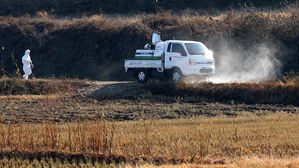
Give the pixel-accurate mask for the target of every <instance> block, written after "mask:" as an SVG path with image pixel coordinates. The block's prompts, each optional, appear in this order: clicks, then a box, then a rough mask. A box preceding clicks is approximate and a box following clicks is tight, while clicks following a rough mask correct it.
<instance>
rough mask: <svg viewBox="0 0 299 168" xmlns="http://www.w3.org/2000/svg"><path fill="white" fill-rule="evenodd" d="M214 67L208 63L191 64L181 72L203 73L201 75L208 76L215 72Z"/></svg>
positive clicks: (187, 73)
mask: <svg viewBox="0 0 299 168" xmlns="http://www.w3.org/2000/svg"><path fill="white" fill-rule="evenodd" d="M215 72H216V69H215V65H209V66H191V67H190V69H189V70H188V71H187V72H186V73H183V74H184V75H188V76H189V75H203V76H209V75H213V74H215Z"/></svg>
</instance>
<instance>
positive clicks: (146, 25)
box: [0, 3, 299, 80]
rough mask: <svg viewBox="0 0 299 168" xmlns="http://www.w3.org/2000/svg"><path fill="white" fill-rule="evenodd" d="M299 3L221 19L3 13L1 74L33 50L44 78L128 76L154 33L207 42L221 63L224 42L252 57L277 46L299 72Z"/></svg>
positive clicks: (284, 62)
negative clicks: (261, 47) (129, 65)
mask: <svg viewBox="0 0 299 168" xmlns="http://www.w3.org/2000/svg"><path fill="white" fill-rule="evenodd" d="M298 4H299V3H294V4H291V5H289V6H287V7H285V8H284V9H283V10H281V11H259V10H256V9H254V8H244V9H243V10H242V11H235V10H231V11H229V12H227V13H225V14H221V15H217V16H215V17H211V16H209V15H197V14H190V15H189V14H186V15H181V16H179V15H177V14H175V13H171V12H166V13H165V12H162V13H158V14H148V15H137V16H134V17H112V18H111V17H108V16H102V15H93V16H90V17H83V18H73V19H55V18H52V17H47V16H44V15H42V16H40V17H18V18H15V17H6V16H0V44H1V46H4V48H2V49H3V50H1V52H0V53H1V54H0V56H1V62H2V64H1V65H2V68H1V69H5V71H1V74H3V72H6V75H15V74H16V73H17V72H18V73H20V69H21V56H22V55H23V54H24V51H25V50H26V49H27V48H30V49H31V50H32V53H31V55H32V60H33V63H34V64H35V69H34V71H33V72H34V74H35V75H36V76H38V77H46V76H69V77H85V78H91V79H98V80H127V79H128V77H127V75H125V74H124V68H123V63H124V59H125V58H132V57H133V55H134V53H135V50H136V49H137V48H143V46H144V44H145V43H146V42H149V41H150V40H151V34H152V32H154V31H159V32H161V34H162V39H173V38H175V39H183V40H198V41H202V42H204V43H205V44H207V45H208V47H209V48H211V49H212V50H214V51H215V57H216V63H217V60H218V59H219V57H221V51H219V48H220V47H221V46H222V45H223V43H222V42H223V40H224V41H227V42H229V41H235V42H237V44H238V47H239V48H241V50H242V51H244V52H243V53H241V54H242V55H243V56H244V57H246V56H249V54H248V53H249V52H251V51H250V48H251V46H252V45H258V44H263V43H270V44H275V45H273V46H274V47H275V49H277V50H278V52H276V53H275V54H274V56H273V57H275V58H277V59H278V60H279V61H280V62H281V67H282V68H281V71H282V72H288V71H295V72H298V65H299V63H298V58H299V56H298V53H299V51H298V50H299V49H298V46H299V40H298V39H299V32H298V27H299V17H298V13H299V12H298V11H299V7H298ZM231 46H234V43H232V45H231ZM216 66H217V65H216Z"/></svg>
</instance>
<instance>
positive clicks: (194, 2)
mask: <svg viewBox="0 0 299 168" xmlns="http://www.w3.org/2000/svg"><path fill="white" fill-rule="evenodd" d="M294 1H295V0H267V1H265V0H262V1H261V0H226V1H223V0H101V1H97V0H63V1H61V0H52V1H47V0H28V1H22V0H1V1H0V4H1V6H0V15H12V16H22V15H25V14H30V15H35V14H36V13H38V12H40V11H44V12H47V13H49V14H51V15H56V16H82V15H90V14H96V13H105V14H113V13H120V14H130V13H131V14H138V13H143V12H145V13H156V12H159V11H161V10H174V11H182V10H196V11H198V10H200V11H202V12H203V11H205V12H208V13H215V12H217V11H221V10H222V11H223V10H227V9H230V8H239V7H240V6H243V5H244V4H247V5H249V6H256V7H258V8H266V9H273V8H278V7H280V6H281V4H282V3H283V4H284V3H286V2H294Z"/></svg>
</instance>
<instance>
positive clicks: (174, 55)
mask: <svg viewBox="0 0 299 168" xmlns="http://www.w3.org/2000/svg"><path fill="white" fill-rule="evenodd" d="M188 63H189V61H188V57H187V53H186V50H185V48H184V46H183V45H182V44H181V43H176V42H170V43H169V44H168V46H167V49H166V52H165V68H166V69H171V68H173V67H178V68H180V70H181V71H182V72H183V71H185V70H186V68H188V67H187V66H188Z"/></svg>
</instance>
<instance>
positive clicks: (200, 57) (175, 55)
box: [125, 40, 215, 83]
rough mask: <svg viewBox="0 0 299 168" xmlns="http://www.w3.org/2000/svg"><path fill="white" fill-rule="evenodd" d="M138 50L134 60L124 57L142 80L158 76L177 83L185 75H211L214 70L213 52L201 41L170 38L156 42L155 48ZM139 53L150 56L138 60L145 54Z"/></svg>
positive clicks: (128, 65) (133, 71)
mask: <svg viewBox="0 0 299 168" xmlns="http://www.w3.org/2000/svg"><path fill="white" fill-rule="evenodd" d="M137 51H138V52H137ZM137 51H136V55H135V59H134V60H125V69H126V72H131V73H133V75H134V76H135V77H136V78H137V80H138V81H139V82H142V83H143V82H146V81H147V79H148V78H153V77H155V76H160V77H161V76H162V77H167V78H169V79H170V80H171V81H174V82H178V81H180V80H181V79H182V77H184V76H208V75H213V74H214V73H215V60H214V58H213V52H212V51H211V50H209V49H208V48H207V47H206V46H205V45H204V44H203V43H201V42H196V41H182V40H167V41H161V42H158V43H156V45H155V49H154V50H142V51H143V52H141V50H137ZM146 51H147V52H146ZM140 53H147V55H146V56H145V55H143V57H142V58H143V59H139V58H141V57H140V55H141V56H142V54H140ZM138 56H139V58H138Z"/></svg>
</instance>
